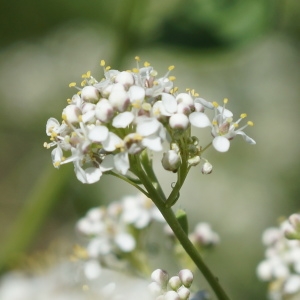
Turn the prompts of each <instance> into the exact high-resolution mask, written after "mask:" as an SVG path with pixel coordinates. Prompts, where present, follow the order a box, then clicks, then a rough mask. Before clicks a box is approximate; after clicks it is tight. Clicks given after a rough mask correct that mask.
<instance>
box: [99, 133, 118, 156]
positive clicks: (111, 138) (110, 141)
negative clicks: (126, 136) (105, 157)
mask: <svg viewBox="0 0 300 300" xmlns="http://www.w3.org/2000/svg"><path fill="white" fill-rule="evenodd" d="M122 143H123V141H122V140H121V139H120V138H119V137H118V136H117V135H116V134H115V133H113V132H109V133H108V137H107V139H106V140H105V141H103V142H102V146H103V149H104V150H105V151H108V152H112V151H115V150H116V148H117V146H118V145H120V144H122Z"/></svg>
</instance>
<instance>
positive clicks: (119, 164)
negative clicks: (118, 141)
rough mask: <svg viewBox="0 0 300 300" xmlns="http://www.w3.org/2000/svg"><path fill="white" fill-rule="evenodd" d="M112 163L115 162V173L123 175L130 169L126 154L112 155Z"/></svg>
mask: <svg viewBox="0 0 300 300" xmlns="http://www.w3.org/2000/svg"><path fill="white" fill-rule="evenodd" d="M114 162H115V168H116V169H117V171H119V172H120V173H121V174H123V175H125V174H126V173H127V171H128V169H129V167H130V165H129V159H128V153H127V152H121V153H118V154H116V155H114Z"/></svg>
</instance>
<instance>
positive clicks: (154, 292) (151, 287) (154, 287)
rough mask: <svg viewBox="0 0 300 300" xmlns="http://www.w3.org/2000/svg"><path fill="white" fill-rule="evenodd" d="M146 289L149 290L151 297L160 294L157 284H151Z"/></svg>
mask: <svg viewBox="0 0 300 300" xmlns="http://www.w3.org/2000/svg"><path fill="white" fill-rule="evenodd" d="M148 289H149V291H150V293H151V295H153V296H155V297H157V296H159V295H160V294H161V292H162V288H161V285H160V284H158V283H157V282H151V283H150V284H149V285H148Z"/></svg>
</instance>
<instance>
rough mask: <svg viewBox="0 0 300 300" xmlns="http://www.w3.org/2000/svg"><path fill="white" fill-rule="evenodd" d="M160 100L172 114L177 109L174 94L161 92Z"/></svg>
mask: <svg viewBox="0 0 300 300" xmlns="http://www.w3.org/2000/svg"><path fill="white" fill-rule="evenodd" d="M161 100H162V103H163V105H164V107H165V109H166V110H167V112H169V113H171V114H173V113H175V112H176V111H177V101H176V99H175V98H174V96H172V95H170V94H166V93H163V94H162V95H161Z"/></svg>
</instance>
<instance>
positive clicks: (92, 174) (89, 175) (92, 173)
mask: <svg viewBox="0 0 300 300" xmlns="http://www.w3.org/2000/svg"><path fill="white" fill-rule="evenodd" d="M101 175H102V172H101V170H100V169H99V168H94V167H91V168H87V169H85V176H86V182H85V183H90V184H91V183H95V182H97V181H99V179H100V177H101Z"/></svg>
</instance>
